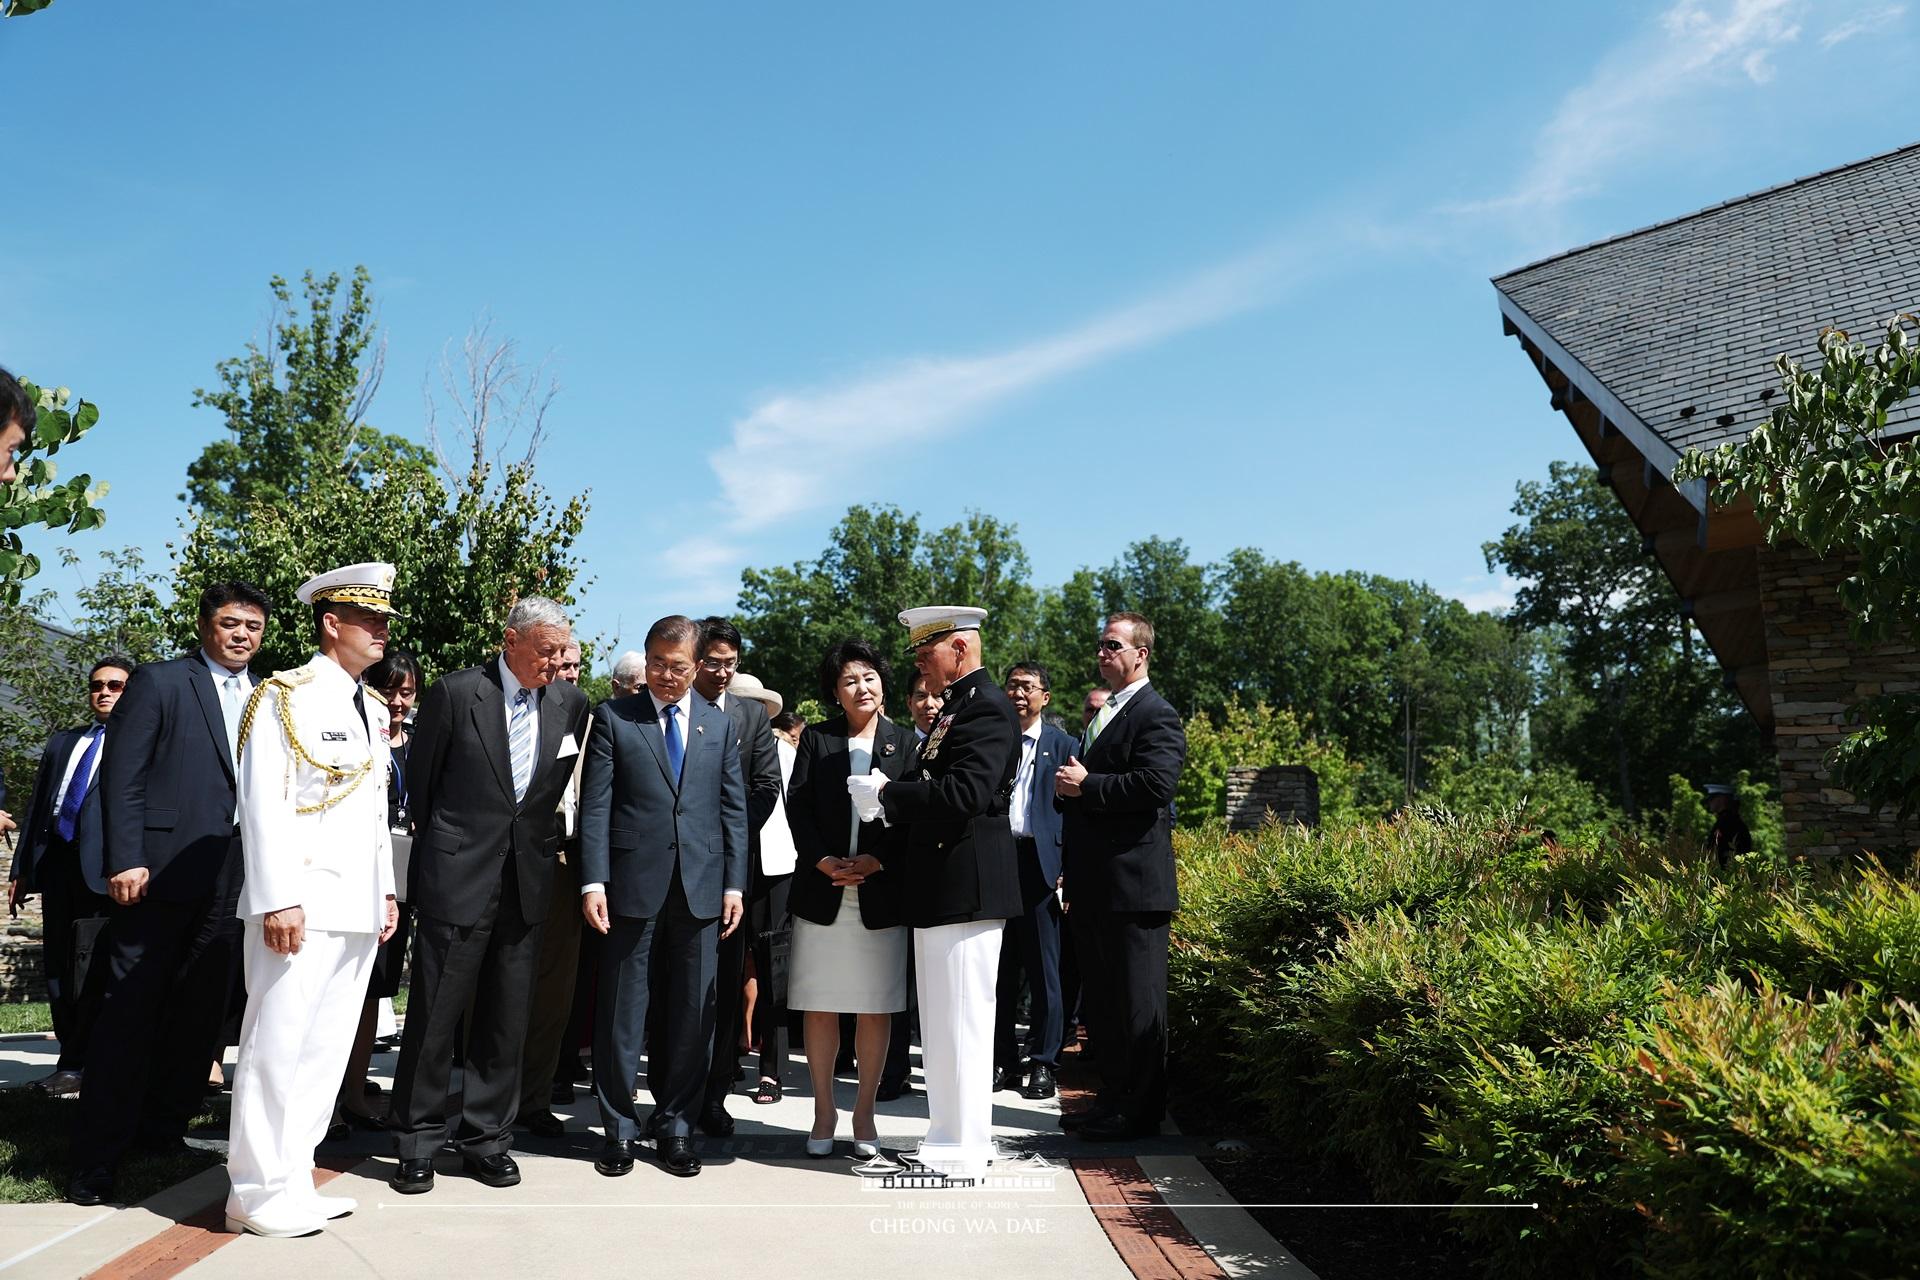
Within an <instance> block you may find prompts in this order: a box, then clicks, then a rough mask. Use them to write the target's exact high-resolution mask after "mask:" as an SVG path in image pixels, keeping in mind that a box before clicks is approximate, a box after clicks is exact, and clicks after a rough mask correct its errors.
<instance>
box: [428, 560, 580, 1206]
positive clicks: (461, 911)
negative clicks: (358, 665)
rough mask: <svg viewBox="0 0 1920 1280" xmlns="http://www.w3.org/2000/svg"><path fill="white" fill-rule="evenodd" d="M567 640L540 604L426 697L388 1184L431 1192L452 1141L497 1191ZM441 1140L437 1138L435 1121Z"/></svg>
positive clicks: (548, 839)
mask: <svg viewBox="0 0 1920 1280" xmlns="http://www.w3.org/2000/svg"><path fill="white" fill-rule="evenodd" d="M572 638H573V628H572V624H571V623H569V622H568V620H567V615H566V613H565V611H564V610H562V609H561V607H560V606H559V605H558V604H557V603H555V602H554V601H552V600H548V599H545V598H544V597H540V596H529V597H527V598H526V599H524V600H521V601H520V602H519V603H518V604H516V605H514V606H513V609H512V611H511V612H509V613H508V614H507V625H506V634H505V636H504V638H503V639H502V641H501V646H500V653H499V654H498V656H496V657H494V658H492V659H489V660H488V661H486V662H484V663H482V664H480V665H479V666H477V667H467V668H465V669H464V670H460V671H455V672H452V673H450V674H448V675H446V676H443V677H441V679H440V681H439V683H437V684H435V685H434V686H433V687H432V688H431V689H429V690H428V691H427V696H426V698H425V699H424V700H423V701H422V702H421V704H420V716H419V719H418V721H417V722H416V723H415V725H414V730H413V743H412V745H411V746H410V747H409V748H408V753H407V799H408V804H409V807H410V808H411V810H412V814H413V821H414V839H413V859H412V863H411V871H410V877H411V884H410V886H409V899H408V901H409V903H410V905H411V906H412V907H413V909H414V914H415V919H416V923H415V925H414V942H413V980H412V986H411V989H410V991H409V993H408V1000H407V1028H406V1032H405V1035H404V1036H403V1037H402V1039H401V1042H400V1068H399V1071H398V1072H397V1074H396V1075H395V1077H394V1085H393V1105H392V1108H391V1111H390V1117H391V1120H392V1123H393V1128H394V1141H395V1146H396V1148H397V1151H398V1154H399V1156H400V1169H399V1172H398V1173H396V1174H395V1175H394V1176H393V1179H392V1186H393V1188H394V1190H396V1191H399V1192H401V1193H403V1194H409V1195H411V1194H416V1193H419V1192H423V1191H430V1190H432V1189H433V1157H434V1153H435V1152H436V1151H438V1150H439V1149H440V1145H441V1144H442V1143H443V1142H445V1141H447V1139H448V1138H449V1136H451V1138H452V1141H453V1143H454V1145H455V1147H456V1148H458V1150H459V1153H460V1161H461V1166H462V1169H463V1171H464V1172H466V1173H467V1174H468V1175H470V1176H472V1177H474V1178H477V1179H478V1180H480V1181H481V1182H484V1183H486V1184H487V1185H488V1186H494V1187H510V1186H513V1185H514V1184H515V1183H517V1182H519V1181H520V1170H519V1168H518V1166H516V1165H515V1164H514V1162H513V1157H512V1156H510V1155H508V1154H507V1149H508V1148H509V1147H510V1146H511V1145H512V1143H513V1136H512V1129H513V1120H514V1114H515V1112H516V1111H517V1110H518V1107H519V1101H520V1064H521V1049H522V1045H523V1043H524V1041H525V1039H526V1032H527V1016H528V1012H529V1008H528V1006H529V1001H530V999H531V997H532V992H533V979H534V971H535V967H536V965H537V964H538V961H539V956H540V931H541V925H542V923H543V922H544V921H545V920H546V917H547V906H548V900H549V898H550V897H551V895H552V893H553V886H554V854H555V851H556V850H557V848H558V846H559V843H560V826H559V816H560V814H559V810H560V796H561V793H562V792H563V791H565V790H566V786H567V783H568V781H569V780H570V779H571V778H572V777H573V769H574V763H575V758H576V757H577V756H578V755H579V754H580V747H581V743H582V742H583V741H584V740H585V738H586V730H587V700H586V697H585V695H583V694H582V693H581V692H580V690H579V688H578V687H577V686H575V685H573V684H569V683H567V682H565V681H560V682H558V683H556V682H555V679H556V677H557V676H558V675H559V674H560V667H561V663H562V661H563V659H564V655H565V654H566V652H567V649H568V646H569V644H570V643H571V641H572ZM463 1017H465V1019H466V1023H467V1026H466V1055H465V1058H464V1060H463V1063H462V1066H463V1077H464V1083H463V1085H462V1091H461V1093H462V1101H461V1106H460V1114H459V1115H457V1116H450V1115H449V1114H448V1110H449V1108H448V1103H447V1096H448V1091H449V1089H448V1086H449V1083H450V1076H451V1074H452V1062H453V1051H454V1044H455V1033H456V1031H457V1029H458V1027H459V1025H460V1022H461V1019H462V1018H463ZM450 1126H451V1128H452V1133H451V1135H449V1133H448V1130H449V1127H450Z"/></svg>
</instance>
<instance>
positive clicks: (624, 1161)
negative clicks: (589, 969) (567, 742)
mask: <svg viewBox="0 0 1920 1280" xmlns="http://www.w3.org/2000/svg"><path fill="white" fill-rule="evenodd" d="M699 642H700V627H699V624H698V623H695V622H694V621H693V620H692V619H691V618H684V617H680V616H678V615H675V616H673V617H667V618H662V619H660V621H658V622H656V623H654V624H653V626H652V628H651V629H650V630H649V631H648V632H647V642H646V669H645V674H646V682H647V687H646V689H645V691H643V692H641V693H637V694H634V695H632V696H631V697H625V698H613V699H610V700H609V701H607V702H603V703H601V704H600V706H599V707H597V708H595V709H594V713H593V718H594V727H593V732H592V734H591V735H590V736H589V738H588V745H587V762H586V771H585V774H584V775H583V777H582V779H581V787H580V855H581V867H580V879H581V882H582V883H581V885H580V895H581V897H580V903H581V910H582V912H583V913H584V914H585V916H586V920H587V923H588V925H590V926H591V927H592V928H594V929H596V930H598V931H599V932H600V933H603V934H605V935H606V945H605V947H604V948H603V949H602V952H601V957H602V958H601V965H600V1004H599V1010H598V1012H597V1014H596V1016H595V1019H594V1031H593V1041H594V1043H593V1091H594V1095H595V1097H596V1098H597V1099H598V1101H599V1104H600V1118H601V1120H602V1122H603V1123H604V1124H605V1126H606V1134H607V1142H606V1146H605V1148H604V1149H603V1150H602V1152H601V1154H600V1158H599V1159H598V1160H596V1161H595V1162H594V1168H595V1169H597V1170H599V1171H600V1172H601V1173H603V1174H605V1175H606V1176H608V1177H619V1176H620V1175H622V1174H625V1173H629V1172H631V1171H632V1169H633V1163H634V1149H635V1147H636V1146H638V1145H639V1141H640V1136H641V1126H640V1121H639V1118H638V1116H637V1115H636V1114H635V1110H634V1095H633V1085H634V1077H635V1076H636V1075H637V1074H638V1073H639V1070H640V1057H641V1054H642V1053H643V1052H644V1050H645V1046H646V1032H647V1003H648V996H649V992H650V989H651V986H652V982H653V977H654V975H653V974H652V972H651V970H652V968H653V966H654V965H656V964H658V965H664V966H666V972H665V973H664V974H662V975H659V976H660V981H659V983H658V989H659V991H660V993H661V998H662V999H663V1000H664V1001H665V1005H666V1007H665V1008H663V1009H662V1010H661V1015H662V1017H663V1018H664V1023H665V1027H664V1029H665V1033H666V1034H665V1037H664V1044H665V1051H664V1053H663V1055H662V1056H663V1058H664V1061H659V1062H653V1061H650V1062H648V1064H647V1082H648V1084H649V1085H650V1086H651V1087H652V1090H653V1096H654V1098H655V1099H656V1105H655V1107H654V1111H653V1114H652V1116H651V1117H650V1118H649V1119H648V1122H647V1130H648V1132H649V1133H650V1135H651V1136H653V1137H654V1138H655V1139H656V1143H657V1153H658V1156H659V1160H660V1164H661V1166H662V1167H663V1168H665V1169H666V1171H667V1172H668V1173H672V1174H676V1175H678V1176H680V1177H685V1178H690V1177H692V1176H694V1175H695V1174H697V1173H699V1172H700V1158H699V1157H698V1156H697V1155H695V1154H694V1151H693V1137H692V1133H693V1121H694V1120H695V1119H696V1118H698V1116H699V1113H700V1108H701V1103H702V1101H703V1099H704V1096H705V1090H706V1078H707V1064H708V1055H709V1052H710V1050H711V1047H712V1042H713V1021H714V983H715V971H716V967H717V966H716V960H715V957H716V946H717V943H718V940H719V939H720V938H723V937H726V936H728V935H730V934H731V933H732V932H733V931H734V930H735V929H737V928H739V927H740V919H741V916H742V915H743V913H744V911H745V905H744V904H745V901H746V887H747V866H748V864H747V788H746V781H745V779H744V778H743V776H742V774H741V770H740V748H739V744H738V741H737V735H736V733H735V731H734V728H733V721H732V719H731V718H729V717H728V715H727V713H726V712H724V711H722V710H720V709H719V708H718V707H716V706H714V705H713V704H712V703H711V702H708V701H707V700H706V699H705V698H696V697H694V696H693V692H692V686H693V673H694V669H695V658H694V654H695V652H696V649H697V646H698V645H699ZM656 933H658V934H659V935H660V945H659V947H658V948H657V949H656V947H655V945H654V935H655V934H656Z"/></svg>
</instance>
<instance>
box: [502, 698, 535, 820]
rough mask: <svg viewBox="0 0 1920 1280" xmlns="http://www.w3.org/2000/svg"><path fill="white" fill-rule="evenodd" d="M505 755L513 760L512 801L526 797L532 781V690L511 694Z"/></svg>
mask: <svg viewBox="0 0 1920 1280" xmlns="http://www.w3.org/2000/svg"><path fill="white" fill-rule="evenodd" d="M507 755H508V758H510V759H511V760H512V761H513V802H514V803H515V804H519V803H520V802H521V801H522V800H524V799H526V798H527V784H528V783H529V782H531V781H533V690H531V689H522V690H521V691H520V692H519V693H517V694H515V695H514V696H513V721H512V724H511V725H510V726H509V730H508V733H507Z"/></svg>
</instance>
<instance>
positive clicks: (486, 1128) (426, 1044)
mask: <svg viewBox="0 0 1920 1280" xmlns="http://www.w3.org/2000/svg"><path fill="white" fill-rule="evenodd" d="M505 864H506V865H505V866H504V867H502V868H501V873H500V880H499V882H498V883H497V884H496V885H495V886H494V890H493V896H492V897H491V898H489V899H488V901H487V906H486V909H485V910H484V911H482V912H481V913H480V919H479V921H478V922H476V923H474V924H471V925H455V924H449V923H448V922H447V921H445V920H441V919H438V918H437V917H435V916H434V915H433V913H432V912H431V911H429V910H427V909H426V907H425V906H423V905H421V904H417V903H416V904H415V907H414V911H415V916H414V931H413V980H412V984H411V985H410V987H409V988H408V994H407V1027H406V1030H405V1031H404V1032H403V1033H402V1034H401V1037H400V1067H399V1070H398V1071H397V1072H396V1073H395V1075H394V1081H393V1102H392V1106H391V1108H390V1116H391V1119H392V1121H393V1126H394V1149H395V1150H396V1151H397V1152H398V1153H399V1156H400V1158H401V1159H402V1160H424V1159H431V1158H432V1156H433V1154H434V1152H436V1151H438V1150H439V1149H440V1144H441V1143H443V1142H445V1141H446V1140H447V1136H448V1135H447V1129H448V1124H449V1122H450V1120H453V1119H454V1117H450V1116H449V1115H448V1112H449V1111H450V1110H451V1107H450V1102H449V1098H448V1093H449V1091H450V1089H451V1086H452V1080H453V1056H454V1051H455V1046H456V1040H455V1037H456V1035H457V1034H458V1032H459V1030H460V1023H461V1019H462V1017H463V1016H464V1017H465V1018H466V1020H467V1027H466V1054H465V1057H464V1058H463V1059H462V1062H461V1068H462V1072H461V1076H462V1082H463V1083H462V1085H461V1100H460V1115H459V1116H458V1118H457V1119H458V1123H457V1124H456V1125H455V1126H454V1130H453V1141H454V1143H455V1145H457V1146H458V1147H459V1148H460V1153H461V1154H462V1155H467V1156H490V1155H497V1154H499V1153H500V1152H503V1151H505V1150H507V1149H508V1148H509V1147H511V1146H512V1145H513V1118H514V1116H515V1115H517V1114H518V1113H519V1107H520V1061H521V1054H522V1053H523V1051H524V1049H525V1046H526V1037H527V1014H528V1010H529V1008H530V1006H531V1004H532V1000H533V979H534V975H535V973H536V972H537V970H538V968H539V963H540V932H541V927H540V926H541V924H542V923H544V922H543V921H528V920H527V919H526V918H525V915H524V914H523V913H522V911H521V909H520V890H519V879H518V876H517V874H516V871H515V868H514V865H513V857H512V856H511V855H509V856H508V857H507V858H506V859H505Z"/></svg>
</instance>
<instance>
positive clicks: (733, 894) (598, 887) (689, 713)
mask: <svg viewBox="0 0 1920 1280" xmlns="http://www.w3.org/2000/svg"><path fill="white" fill-rule="evenodd" d="M647 697H648V699H649V700H651V701H652V703H653V720H654V723H655V724H657V725H659V726H660V738H661V745H662V747H663V748H664V746H665V744H666V736H667V708H668V707H669V706H674V707H678V708H680V752H681V755H680V760H681V765H682V767H683V768H684V767H685V764H686V753H687V752H688V751H691V750H692V749H693V744H692V742H691V741H689V739H688V735H689V734H690V733H691V732H692V727H691V725H690V723H689V722H690V721H691V719H692V717H693V686H692V685H688V686H687V691H686V692H685V693H683V694H681V695H680V701H678V702H673V703H667V702H662V701H660V699H659V698H657V697H654V693H653V690H651V689H649V690H647ZM714 705H715V706H718V705H719V704H718V703H715V704H714ZM606 891H607V886H606V885H605V883H603V882H601V881H598V880H596V881H594V882H593V883H592V884H583V885H581V886H580V892H581V893H582V894H589V893H605V892H606ZM722 896H724V897H728V898H742V899H744V898H745V897H746V896H747V895H746V894H744V893H742V892H741V891H740V890H738V889H728V890H726V892H725V893H724V894H723V895H722Z"/></svg>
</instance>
